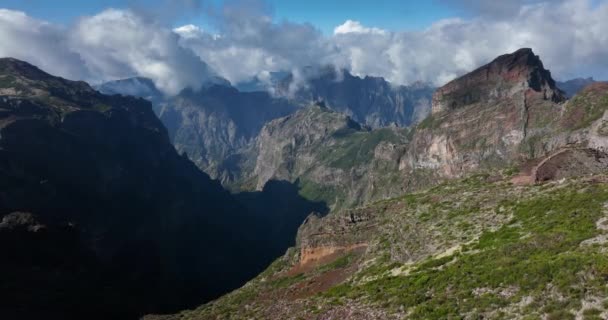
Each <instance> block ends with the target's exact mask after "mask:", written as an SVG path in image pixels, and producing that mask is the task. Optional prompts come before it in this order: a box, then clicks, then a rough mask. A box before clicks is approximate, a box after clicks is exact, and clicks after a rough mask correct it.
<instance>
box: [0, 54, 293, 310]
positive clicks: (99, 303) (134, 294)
mask: <svg viewBox="0 0 608 320" xmlns="http://www.w3.org/2000/svg"><path fill="white" fill-rule="evenodd" d="M264 213H265V212H260V215H258V216H254V215H251V214H248V211H247V210H246V209H245V207H244V206H241V205H239V204H238V200H237V199H235V198H234V197H233V196H231V195H230V194H229V193H228V192H227V191H225V190H224V189H223V188H222V187H221V185H220V184H219V183H218V182H217V181H213V180H211V179H210V178H209V176H207V175H206V174H204V173H202V172H201V171H200V170H199V169H198V168H197V167H196V166H195V165H194V164H193V163H192V162H191V161H190V160H188V159H187V158H184V157H182V156H180V155H178V153H177V152H176V151H175V149H174V147H173V146H172V144H171V142H170V140H169V136H168V134H167V131H166V129H165V128H164V127H163V125H162V124H161V122H160V121H159V119H158V118H157V117H156V116H155V115H154V113H153V111H152V108H151V105H150V103H149V102H147V101H145V100H143V99H136V98H132V97H122V96H117V95H116V96H107V95H103V94H100V93H98V92H97V91H95V90H93V89H92V88H91V87H89V86H88V85H87V84H86V83H84V82H73V81H68V80H64V79H61V78H57V77H53V76H51V75H49V74H46V73H44V72H43V71H41V70H39V69H37V68H36V67H34V66H31V65H29V64H27V63H25V62H21V61H18V60H14V59H0V217H1V218H0V220H1V221H2V222H1V223H0V238H1V239H3V241H2V249H3V250H2V251H3V252H5V253H7V254H8V257H7V259H6V260H3V262H2V264H1V265H0V273H2V275H3V279H5V280H3V284H2V287H3V288H2V290H0V297H1V299H0V300H1V301H0V310H2V311H1V312H2V315H1V316H0V317H5V316H6V317H8V318H14V317H17V318H19V319H29V318H32V319H34V318H41V317H44V318H49V319H69V318H76V319H85V318H86V319H121V318H127V319H133V318H135V317H137V315H140V314H142V313H146V312H169V311H175V310H177V309H181V308H184V307H188V306H191V305H192V304H194V303H200V301H201V300H207V299H211V298H214V297H216V296H217V295H219V294H221V293H223V292H225V291H226V290H230V289H232V288H235V287H237V286H239V285H240V284H242V282H243V281H244V280H246V279H248V278H249V277H251V276H253V275H255V274H256V273H257V272H258V271H259V270H260V268H262V267H264V266H265V263H267V262H268V259H271V258H272V257H273V254H275V255H276V254H277V253H276V252H274V251H273V253H270V254H269V253H268V252H267V250H266V249H268V248H269V247H270V246H272V248H277V247H278V248H279V250H280V245H279V244H278V243H277V239H276V238H272V237H269V236H268V237H267V236H266V235H267V234H268V233H269V230H270V228H269V227H268V225H267V223H266V220H265V219H266V218H265V217H264V216H263V214H264ZM290 223H291V222H290ZM274 229H278V228H274ZM279 230H280V229H279ZM235 234H236V235H238V237H235V236H233V235H235ZM273 241H274V242H273ZM278 241H279V242H280V240H278ZM210 257H213V258H210ZM218 257H221V258H218Z"/></svg>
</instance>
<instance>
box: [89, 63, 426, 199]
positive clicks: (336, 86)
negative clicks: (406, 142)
mask: <svg viewBox="0 0 608 320" xmlns="http://www.w3.org/2000/svg"><path fill="white" fill-rule="evenodd" d="M275 76H276V77H282V78H280V80H279V79H277V80H276V84H273V85H271V86H270V87H263V86H261V85H260V84H256V83H250V84H242V85H240V86H239V87H240V88H242V91H241V90H238V89H236V88H233V87H232V86H230V85H229V84H227V83H220V84H210V85H205V86H203V87H202V88H200V90H191V89H186V90H184V91H183V92H181V93H180V94H178V95H176V96H174V97H162V95H161V97H160V98H159V96H158V95H157V93H158V91H157V90H156V89H155V88H154V86H153V84H152V83H151V82H150V81H149V80H148V81H146V79H139V78H133V79H126V80H120V81H114V82H108V83H105V84H103V85H101V86H99V87H98V88H99V90H101V91H102V92H104V93H108V94H116V93H120V94H125V95H135V96H139V97H143V98H146V99H150V100H151V101H152V102H153V103H154V106H155V107H154V108H155V110H156V112H157V114H158V116H159V118H160V119H161V121H162V122H163V124H164V125H165V126H166V127H167V129H168V131H169V136H170V138H171V141H172V143H173V144H174V146H175V148H176V149H177V151H178V152H179V153H180V154H181V153H186V154H187V155H188V157H189V158H190V159H191V160H192V161H194V163H195V164H196V165H197V166H198V167H199V168H201V169H202V170H203V171H205V172H206V173H208V174H209V175H210V176H211V177H213V178H216V179H219V180H220V181H221V182H222V183H223V184H224V185H225V186H228V187H232V188H234V187H236V186H239V185H240V181H239V179H240V177H242V176H250V175H251V172H249V171H247V168H241V167H240V166H241V164H240V163H241V162H242V160H243V159H242V158H243V155H244V154H248V153H249V152H250V151H251V149H255V147H256V144H257V143H259V141H258V140H259V139H258V136H259V135H260V134H261V131H262V128H263V127H264V126H265V125H266V124H268V123H269V122H270V121H271V120H274V119H278V118H282V117H285V116H288V115H290V114H293V113H294V112H295V111H296V110H299V109H301V108H305V107H308V106H310V105H311V104H313V103H314V102H315V101H324V102H325V105H326V107H327V108H329V109H331V110H334V111H337V112H340V113H343V114H346V115H348V116H350V117H351V118H352V119H353V120H354V121H356V122H359V123H362V124H363V125H365V126H369V127H371V128H381V127H386V126H391V125H392V126H395V125H396V126H400V127H407V126H410V125H412V124H414V123H416V122H418V121H420V120H422V119H423V118H424V117H425V116H426V115H427V114H428V113H429V112H430V101H431V95H432V92H433V90H434V89H433V88H432V87H430V86H428V85H424V84H416V85H414V86H411V87H406V86H396V87H394V86H392V85H391V84H390V83H389V82H387V81H385V80H384V79H382V78H372V77H366V78H359V77H355V76H352V75H351V74H350V73H348V72H347V71H341V72H340V74H338V73H337V72H336V71H335V70H334V69H333V68H331V69H327V70H325V69H324V72H321V73H320V74H316V73H315V74H311V75H309V77H308V78H307V79H306V81H305V83H304V84H298V86H296V87H294V85H295V84H293V82H294V80H293V77H292V76H291V75H290V74H282V73H280V74H276V75H275ZM252 88H253V89H255V88H257V89H258V90H262V89H263V90H264V91H256V90H253V89H252ZM291 91H294V92H291ZM239 190H240V189H239Z"/></svg>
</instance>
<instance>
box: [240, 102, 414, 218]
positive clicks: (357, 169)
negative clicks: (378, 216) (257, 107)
mask: <svg viewBox="0 0 608 320" xmlns="http://www.w3.org/2000/svg"><path fill="white" fill-rule="evenodd" d="M408 132H409V130H408V129H402V128H397V127H389V128H383V129H376V130H371V129H368V128H365V127H362V126H361V125H359V124H358V123H357V122H355V121H353V120H352V119H350V117H348V116H346V115H343V114H341V113H337V112H335V111H332V110H329V109H328V108H327V107H325V106H324V105H314V106H310V107H307V108H304V109H301V110H299V111H297V112H296V113H295V114H293V115H291V116H288V117H284V118H280V119H277V120H273V121H271V122H270V123H268V124H267V125H266V126H264V128H263V129H262V131H261V133H260V135H259V136H258V138H257V142H256V146H255V148H254V149H253V150H252V151H251V154H249V155H248V157H255V158H254V159H255V163H254V164H252V168H253V169H252V170H251V171H250V173H249V175H248V176H245V177H244V178H243V179H244V181H246V182H245V186H246V185H248V184H249V185H251V186H252V187H255V188H256V189H258V190H260V189H261V188H262V187H263V186H264V185H265V184H266V183H267V182H268V181H270V180H287V181H292V182H294V183H297V184H298V185H299V186H300V188H301V190H300V193H301V194H303V195H304V196H305V197H307V198H310V199H312V200H315V201H319V200H322V201H325V202H326V203H327V204H328V205H329V206H331V207H333V208H336V207H342V206H352V205H355V204H360V203H363V202H366V201H369V200H372V199H377V198H383V197H386V196H388V195H390V194H396V193H399V192H403V191H402V189H401V183H400V181H401V180H400V179H399V178H398V177H396V176H395V175H394V173H397V172H398V165H399V155H400V154H401V153H402V152H403V149H402V147H400V146H402V145H403V144H404V143H405V142H406V141H407V134H408Z"/></svg>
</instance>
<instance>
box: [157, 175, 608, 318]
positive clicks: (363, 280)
mask: <svg viewBox="0 0 608 320" xmlns="http://www.w3.org/2000/svg"><path fill="white" fill-rule="evenodd" d="M490 180H491V179H490ZM487 181H488V179H487V177H486V176H475V177H472V178H469V179H464V180H460V181H457V182H450V183H447V184H443V185H441V186H438V187H435V188H433V189H430V190H427V191H425V192H421V193H416V194H410V195H407V196H404V197H400V198H396V199H392V200H388V201H382V202H378V203H375V204H373V205H371V207H372V208H374V209H375V210H377V212H378V221H379V222H380V223H379V226H378V228H377V229H375V230H372V231H370V238H371V241H370V247H369V248H368V250H367V252H366V253H365V254H363V255H362V256H352V255H347V256H345V257H344V258H342V259H338V260H336V262H333V263H331V264H329V265H326V266H320V267H318V268H317V269H316V270H314V271H312V272H309V273H306V274H297V275H290V276H287V275H285V272H284V271H285V270H287V269H289V267H290V261H292V255H293V252H294V251H291V253H290V254H288V255H286V257H284V258H282V259H279V260H277V261H276V262H275V263H274V264H273V265H272V266H271V267H270V268H269V269H268V270H267V271H266V272H265V273H263V274H261V275H260V276H259V277H258V278H256V279H255V280H254V281H252V282H251V283H249V284H248V285H247V286H245V287H244V288H242V289H239V290H237V291H235V292H233V293H232V294H229V295H227V296H225V297H223V298H221V299H220V300H218V301H216V302H214V303H211V304H208V305H205V306H202V307H200V308H199V309H196V310H194V311H187V312H184V313H182V314H180V315H175V316H172V317H169V318H167V319H216V318H217V319H241V318H254V319H264V318H268V317H272V316H278V317H279V318H293V319H299V318H303V319H310V318H316V317H319V316H324V315H325V316H327V315H330V314H332V312H336V310H340V309H344V308H352V307H353V306H357V308H360V309H362V310H363V311H362V312H363V314H368V315H373V314H375V313H374V312H383V313H385V314H384V316H386V317H389V316H390V315H391V314H392V315H394V316H396V317H398V318H401V317H406V318H410V319H461V318H467V319H479V318H480V316H482V315H483V316H484V317H485V318H491V319H511V318H524V319H541V318H542V317H546V318H547V319H569V318H573V317H574V314H575V313H576V312H579V314H580V315H582V316H583V318H584V319H600V318H601V316H600V314H601V313H602V312H605V310H606V308H607V307H608V288H607V287H606V280H607V279H608V256H607V255H606V254H605V252H606V250H607V249H608V248H607V247H606V245H605V244H602V243H600V244H593V245H587V244H585V243H583V241H585V240H588V239H592V238H594V237H600V238H598V239H601V237H602V234H603V233H604V231H602V230H601V228H598V227H597V226H596V222H597V221H598V220H600V219H601V218H602V217H604V216H608V212H607V211H606V209H605V203H607V202H608V184H606V182H605V181H606V180H605V177H601V178H600V177H598V178H596V179H595V180H589V179H587V180H573V181H568V182H565V183H562V184H559V183H550V184H546V185H538V186H529V187H517V186H512V185H511V184H510V183H508V182H506V181H500V182H487ZM416 239H418V242H416ZM600 242H601V241H600ZM336 269H342V270H353V271H352V275H351V276H350V278H349V279H348V280H347V281H345V282H344V283H342V284H339V285H337V286H334V287H332V288H331V289H329V290H324V291H323V292H320V293H316V294H314V295H310V296H307V297H305V298H304V299H291V300H289V299H284V297H285V295H286V293H288V292H293V291H297V290H298V287H299V286H301V285H302V284H305V283H306V282H310V281H312V280H314V279H315V277H318V276H319V275H320V274H323V273H327V272H331V270H336ZM277 305H282V307H281V308H279V307H277ZM583 306H585V307H584V308H583ZM281 312H284V313H281ZM602 316H605V314H604V315H602ZM370 318H371V316H370ZM363 319H365V317H363Z"/></svg>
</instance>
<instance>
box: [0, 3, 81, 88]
mask: <svg viewBox="0 0 608 320" xmlns="http://www.w3.org/2000/svg"><path fill="white" fill-rule="evenodd" d="M66 32H67V30H65V29H63V28H60V27H57V26H54V25H51V24H49V23H47V22H44V21H39V20H36V19H33V18H31V17H29V16H27V15H26V14H25V13H24V12H20V11H12V10H5V9H0V43H1V44H2V45H0V57H13V58H17V59H21V60H26V61H29V62H30V63H33V64H35V65H37V66H39V67H40V68H43V69H44V70H45V71H47V72H50V73H54V74H57V75H60V76H63V77H66V78H71V79H82V78H86V77H87V75H88V73H87V70H86V68H85V67H84V65H83V62H82V60H81V59H80V57H79V55H78V54H77V53H75V52H73V51H71V50H70V49H69V46H68V43H67V39H66V37H65V34H66Z"/></svg>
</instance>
